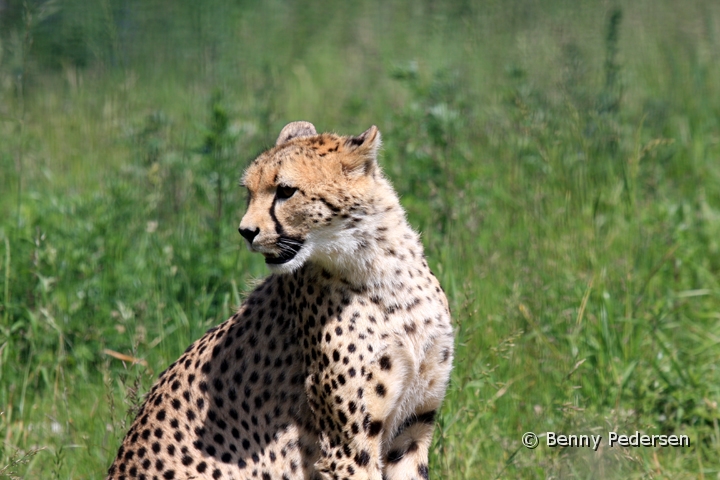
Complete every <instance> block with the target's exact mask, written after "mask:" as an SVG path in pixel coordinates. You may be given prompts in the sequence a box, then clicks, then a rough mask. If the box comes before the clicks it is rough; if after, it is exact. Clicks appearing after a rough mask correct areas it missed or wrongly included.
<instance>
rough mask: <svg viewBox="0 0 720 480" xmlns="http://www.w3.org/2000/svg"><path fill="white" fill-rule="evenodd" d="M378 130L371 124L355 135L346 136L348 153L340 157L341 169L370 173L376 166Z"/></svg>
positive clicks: (378, 140)
mask: <svg viewBox="0 0 720 480" xmlns="http://www.w3.org/2000/svg"><path fill="white" fill-rule="evenodd" d="M381 143H382V142H381V141H380V131H379V130H378V128H377V127H376V126H375V125H373V126H372V127H370V128H368V129H367V130H365V131H364V132H363V133H361V134H360V135H358V136H357V137H348V138H347V139H346V140H345V147H346V148H347V149H348V153H349V155H347V156H345V157H344V158H343V159H342V164H343V170H344V171H345V172H346V173H350V174H361V175H372V173H373V171H374V170H375V168H376V167H377V153H378V150H379V149H380V144H381Z"/></svg>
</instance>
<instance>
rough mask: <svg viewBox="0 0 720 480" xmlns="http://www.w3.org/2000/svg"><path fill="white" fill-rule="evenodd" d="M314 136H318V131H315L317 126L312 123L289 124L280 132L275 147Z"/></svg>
mask: <svg viewBox="0 0 720 480" xmlns="http://www.w3.org/2000/svg"><path fill="white" fill-rule="evenodd" d="M313 135H317V131H316V130H315V126H314V125H313V124H312V123H310V122H292V123H288V124H287V125H285V127H283V129H282V130H281V131H280V135H279V136H278V138H277V141H276V142H275V146H278V145H282V144H284V143H287V142H289V141H290V140H292V139H293V138H300V137H312V136H313Z"/></svg>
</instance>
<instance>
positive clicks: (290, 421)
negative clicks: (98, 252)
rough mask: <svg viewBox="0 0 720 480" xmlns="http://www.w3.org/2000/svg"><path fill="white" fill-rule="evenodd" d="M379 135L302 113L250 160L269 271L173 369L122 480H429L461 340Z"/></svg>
mask: <svg viewBox="0 0 720 480" xmlns="http://www.w3.org/2000/svg"><path fill="white" fill-rule="evenodd" d="M380 144H381V141H380V133H379V131H378V129H377V128H376V127H375V126H372V127H370V129H368V130H367V131H365V132H364V133H362V134H361V135H359V136H339V135H336V134H331V133H324V134H318V133H317V132H316V130H315V127H314V126H313V125H312V124H311V123H308V122H293V123H290V124H288V125H287V126H286V127H285V128H283V130H282V131H281V132H280V136H279V137H278V139H277V142H276V144H275V146H274V147H273V148H271V149H270V150H268V151H267V152H265V153H263V154H261V155H260V156H259V157H258V158H256V159H255V160H254V161H253V162H252V163H251V164H250V165H249V166H248V168H247V169H246V171H245V173H244V175H243V176H242V182H241V183H242V185H244V186H245V187H246V189H247V191H248V196H249V199H248V207H247V211H246V213H245V215H244V216H243V218H242V220H241V223H240V226H239V232H240V234H241V235H242V236H243V237H244V239H245V241H246V243H247V245H248V247H249V249H250V250H251V251H253V252H259V253H261V254H263V255H264V257H265V263H266V264H267V266H268V268H269V270H270V272H271V274H270V276H269V277H267V278H266V279H265V280H264V281H262V283H261V284H259V286H258V287H257V288H256V289H255V290H254V291H252V293H250V294H249V295H248V297H247V299H246V300H245V302H244V303H243V304H242V306H241V307H240V308H239V310H238V311H237V313H235V314H234V315H233V316H232V317H231V318H230V319H229V320H227V321H226V322H224V323H222V324H221V325H219V326H217V327H214V328H211V329H210V330H208V332H207V333H206V334H205V335H204V336H203V337H202V338H201V339H200V340H198V341H197V342H195V343H193V344H192V345H191V346H190V347H189V348H188V349H187V350H186V351H185V353H183V355H182V356H181V357H180V358H179V359H178V360H177V361H176V362H175V363H173V364H172V365H170V367H169V368H168V369H167V370H165V371H164V372H163V373H162V374H161V375H160V377H159V379H158V381H157V383H156V384H155V385H154V386H153V387H152V389H151V390H150V392H149V393H148V395H147V397H146V399H145V401H144V403H143V405H142V407H141V409H140V411H139V413H138V415H137V417H136V419H135V421H134V423H133V424H132V426H131V428H130V430H129V431H128V433H127V435H126V436H125V439H124V441H123V442H122V445H121V447H120V449H119V452H118V454H117V457H116V459H115V462H114V463H113V464H112V466H111V467H110V469H109V472H108V477H107V478H108V479H117V480H123V479H130V478H138V479H148V480H149V479H174V478H195V479H211V478H212V479H219V478H223V479H250V478H261V479H263V480H269V479H282V480H290V479H331V478H332V479H340V478H342V479H372V480H380V479H392V480H403V479H405V480H409V479H420V478H425V479H427V478H428V449H429V447H430V443H431V440H432V434H433V428H434V423H435V414H436V412H437V410H438V408H439V407H440V405H441V403H442V400H443V397H444V396H445V391H446V389H447V385H448V381H449V375H450V371H451V368H452V361H453V342H454V335H453V329H452V326H451V320H450V313H449V309H448V302H447V299H446V297H445V294H444V292H443V290H442V289H441V287H440V285H439V283H438V281H437V279H436V278H435V276H434V275H433V274H432V272H431V271H430V268H429V267H428V264H427V262H426V260H425V257H424V253H423V247H422V244H421V242H420V239H419V237H418V234H417V233H415V231H414V230H413V229H412V228H411V227H410V225H409V224H408V222H407V220H406V218H405V212H404V210H403V209H402V207H401V206H400V202H399V200H398V197H397V195H396V194H395V191H394V190H393V188H392V186H391V185H390V183H389V182H388V180H386V178H385V177H384V176H383V173H382V172H381V169H380V167H379V165H378V163H377V155H378V149H379V147H380Z"/></svg>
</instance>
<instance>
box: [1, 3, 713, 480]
mask: <svg viewBox="0 0 720 480" xmlns="http://www.w3.org/2000/svg"><path fill="white" fill-rule="evenodd" d="M11 3H12V2H11ZM121 3H122V2H112V1H108V2H98V5H99V6H97V7H93V8H95V9H96V10H97V11H94V10H93V9H92V8H88V9H82V8H80V9H79V10H78V5H80V6H82V2H73V1H65V2H58V3H57V5H58V7H57V8H59V9H60V13H62V14H64V15H65V16H64V17H62V18H63V19H64V20H62V22H60V23H59V25H61V26H64V27H63V28H64V30H62V29H61V30H62V31H61V33H62V35H65V37H62V38H66V39H67V38H69V39H71V40H72V39H73V38H75V37H73V35H76V36H77V35H80V38H81V39H83V40H82V41H81V42H80V44H79V45H81V46H82V47H83V48H80V49H79V50H78V48H79V47H77V45H78V43H77V42H75V43H72V42H71V41H70V40H67V42H69V43H67V45H71V46H73V45H74V47H73V48H74V50H73V49H72V48H70V47H67V49H66V50H62V49H61V50H57V51H56V50H53V51H54V52H56V53H55V54H54V55H55V56H50V57H47V56H43V55H42V54H43V52H45V51H46V50H43V49H48V48H49V47H48V45H50V43H51V42H50V40H51V39H53V38H54V37H53V35H55V34H57V35H61V33H57V32H55V31H53V30H52V29H51V27H52V26H53V25H55V26H56V27H57V25H58V23H52V21H55V20H53V19H56V17H54V16H53V15H58V13H57V12H55V11H54V10H53V11H51V12H50V13H47V12H46V13H42V9H38V10H31V12H30V13H33V14H34V16H30V17H29V19H30V20H29V21H27V22H20V23H19V25H18V26H17V28H16V30H13V32H12V33H5V34H3V35H0V39H1V40H0V41H1V42H2V43H1V44H0V48H1V49H2V50H1V51H2V56H1V57H0V412H2V414H1V415H0V477H1V476H17V477H26V478H63V479H64V478H98V477H101V476H102V475H103V473H104V472H105V469H106V468H107V466H108V465H109V464H110V463H111V461H112V459H113V458H114V455H115V453H116V451H117V450H116V449H117V447H118V445H119V442H120V440H121V438H122V436H123V435H124V433H125V431H126V429H127V428H128V427H129V422H130V421H131V420H132V418H133V415H132V412H133V410H134V409H135V408H137V405H138V402H139V399H141V398H142V395H143V394H144V393H145V392H146V391H147V390H148V389H149V387H150V386H151V385H152V383H153V381H154V379H155V378H156V377H157V374H158V373H159V372H160V371H162V370H163V369H164V368H165V367H166V366H167V365H169V364H170V363H171V362H173V361H174V360H175V359H176V358H177V357H178V356H179V355H180V354H181V353H182V351H184V349H185V348H186V347H187V346H188V345H189V344H190V343H191V342H192V341H193V340H194V339H196V338H198V337H199V336H200V335H202V333H203V332H204V331H205V330H206V329H207V328H209V327H210V326H211V325H216V324H218V323H220V322H221V321H223V320H224V319H225V318H226V317H228V316H229V315H230V313H231V312H232V311H233V309H234V308H235V307H236V306H237V305H238V304H239V303H240V302H241V301H242V297H243V295H244V292H246V291H247V289H248V288H250V287H249V285H252V281H253V279H256V278H259V277H262V276H263V275H265V274H266V269H265V266H264V264H263V261H262V258H255V257H254V256H252V255H250V253H249V252H247V251H246V249H245V248H244V246H243V244H242V243H241V242H240V238H239V236H238V235H237V232H236V228H237V224H238V223H239V220H240V218H241V216H242V213H243V209H244V205H245V200H244V192H242V191H241V190H240V188H238V187H237V180H238V178H239V175H240V173H241V171H242V169H243V167H244V166H245V165H246V164H247V162H248V161H250V160H251V159H252V158H253V156H254V155H255V154H257V153H259V152H260V151H261V150H262V149H263V148H266V147H267V146H269V145H271V143H272V141H273V139H274V137H275V136H276V135H277V133H278V132H279V131H280V129H281V128H282V126H283V125H284V124H285V123H287V122H289V121H292V120H298V119H306V120H310V121H312V122H313V123H314V124H315V125H316V126H317V127H318V129H319V130H332V131H338V132H341V133H359V132H362V131H363V130H365V129H366V128H367V127H369V126H370V125H371V124H375V125H377V126H378V127H379V128H380V130H381V132H382V134H383V139H384V149H383V152H382V158H381V164H382V165H383V167H384V169H385V171H386V173H387V174H388V175H389V177H391V179H392V181H393V183H394V185H395V186H396V188H397V190H398V191H399V193H400V195H401V201H402V203H403V205H404V206H405V208H406V209H407V211H408V215H409V218H410V221H411V223H412V224H413V225H414V226H415V227H416V228H418V229H419V230H420V231H421V232H422V234H423V240H424V243H425V246H426V253H427V255H428V258H429V262H430V264H431V267H432V269H433V271H434V272H435V273H436V274H437V276H438V277H439V279H440V281H441V283H442V284H443V286H444V287H445V290H446V292H447V294H448V297H449V300H450V303H451V308H452V312H453V319H454V322H455V326H456V332H457V342H456V348H457V352H456V362H455V369H454V371H453V375H452V381H451V384H450V388H449V391H448V395H447V399H446V402H445V404H444V407H443V411H442V414H441V415H440V417H439V419H438V429H437V431H436V434H435V439H434V444H433V448H432V451H431V462H430V468H431V476H432V477H433V478H549V477H553V478H559V477H562V478H646V477H647V478H684V477H687V478H715V477H717V476H718V475H720V427H719V426H718V424H719V422H720V411H719V410H718V402H720V370H718V365H720V280H719V278H720V277H719V273H720V161H719V159H720V88H719V87H718V86H719V85H720V58H719V57H718V52H720V9H719V8H718V6H717V5H716V3H715V2H712V1H709V0H697V1H694V2H687V3H686V4H683V5H682V6H680V5H676V4H675V2H671V1H665V0H662V1H656V2H649V1H639V2H631V4H629V5H626V6H623V9H622V11H621V15H620V16H617V15H613V12H615V11H616V10H613V9H612V8H609V7H607V5H606V4H600V3H598V4H596V3H595V2H579V3H578V2H566V1H561V0H558V1H553V2H541V3H537V2H525V1H515V2H484V4H483V5H482V6H475V5H473V4H472V2H455V3H451V4H446V5H442V6H438V5H436V4H434V3H432V2H427V3H418V2H404V1H399V0H397V1H394V2H389V3H388V2H382V3H380V2H374V1H369V0H367V1H362V2H353V3H352V5H346V4H345V3H340V2H330V3H329V4H326V5H325V6H323V7H320V6H319V5H318V4H316V3H314V2H281V1H277V2H246V4H244V5H239V6H227V5H226V4H225V2H207V3H203V7H202V8H201V7H198V6H195V4H194V3H190V2H175V3H173V5H174V6H173V7H172V8H170V6H169V4H168V5H166V4H164V3H163V2H143V3H142V5H140V4H138V5H136V7H138V9H137V10H133V9H130V10H123V8H122V7H121V6H120V5H121ZM13 5H15V3H13ZM128 8H129V7H128ZM168 9H169V10H168ZM43 15H44V16H43ZM26 18H28V17H27V16H26ZM63 22H64V23H63ZM23 25H26V26H27V27H28V28H29V30H27V31H28V35H24V29H25V28H26V27H25V26H23ZM57 28H60V27H57ZM58 31H60V30H58ZM63 32H64V33H63ZM73 32H75V33H73ZM77 32H80V33H77ZM31 40H32V42H31ZM58 52H59V53H58ZM19 73H22V74H23V75H22V76H21V75H19ZM219 199H221V201H219ZM108 350H110V351H114V352H119V353H121V354H123V355H128V356H131V357H135V358H137V359H140V360H142V362H141V363H135V364H131V363H129V362H123V361H121V360H118V359H117V358H115V357H113V356H111V355H108V354H107V353H106V352H107V351H108ZM609 430H614V431H618V432H620V433H633V432H635V431H636V430H641V431H643V432H647V433H666V434H670V433H674V434H686V435H689V436H690V439H691V447H690V448H685V449H680V448H677V449H676V448H619V447H615V448H612V449H610V448H601V449H600V451H598V452H593V451H591V450H589V449H572V448H566V449H560V448H549V447H547V446H545V445H544V443H543V444H541V446H540V447H538V448H537V449H535V450H527V449H525V448H524V447H522V445H521V443H520V439H521V436H522V434H523V433H524V432H526V431H534V432H536V433H542V432H547V431H555V432H558V433H568V434H570V433H575V434H587V433H594V434H598V433H601V434H603V436H604V437H606V436H607V432H608V431H609Z"/></svg>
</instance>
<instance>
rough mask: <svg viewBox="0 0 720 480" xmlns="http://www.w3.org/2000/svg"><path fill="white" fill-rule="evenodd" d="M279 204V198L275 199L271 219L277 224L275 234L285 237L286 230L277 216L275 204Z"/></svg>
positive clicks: (271, 207)
mask: <svg viewBox="0 0 720 480" xmlns="http://www.w3.org/2000/svg"><path fill="white" fill-rule="evenodd" d="M276 203H277V197H275V198H273V201H272V205H271V206H270V218H272V220H273V222H275V233H277V234H278V235H283V233H284V230H283V227H282V225H281V224H280V222H279V221H278V219H277V217H276V216H275V204H276Z"/></svg>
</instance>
